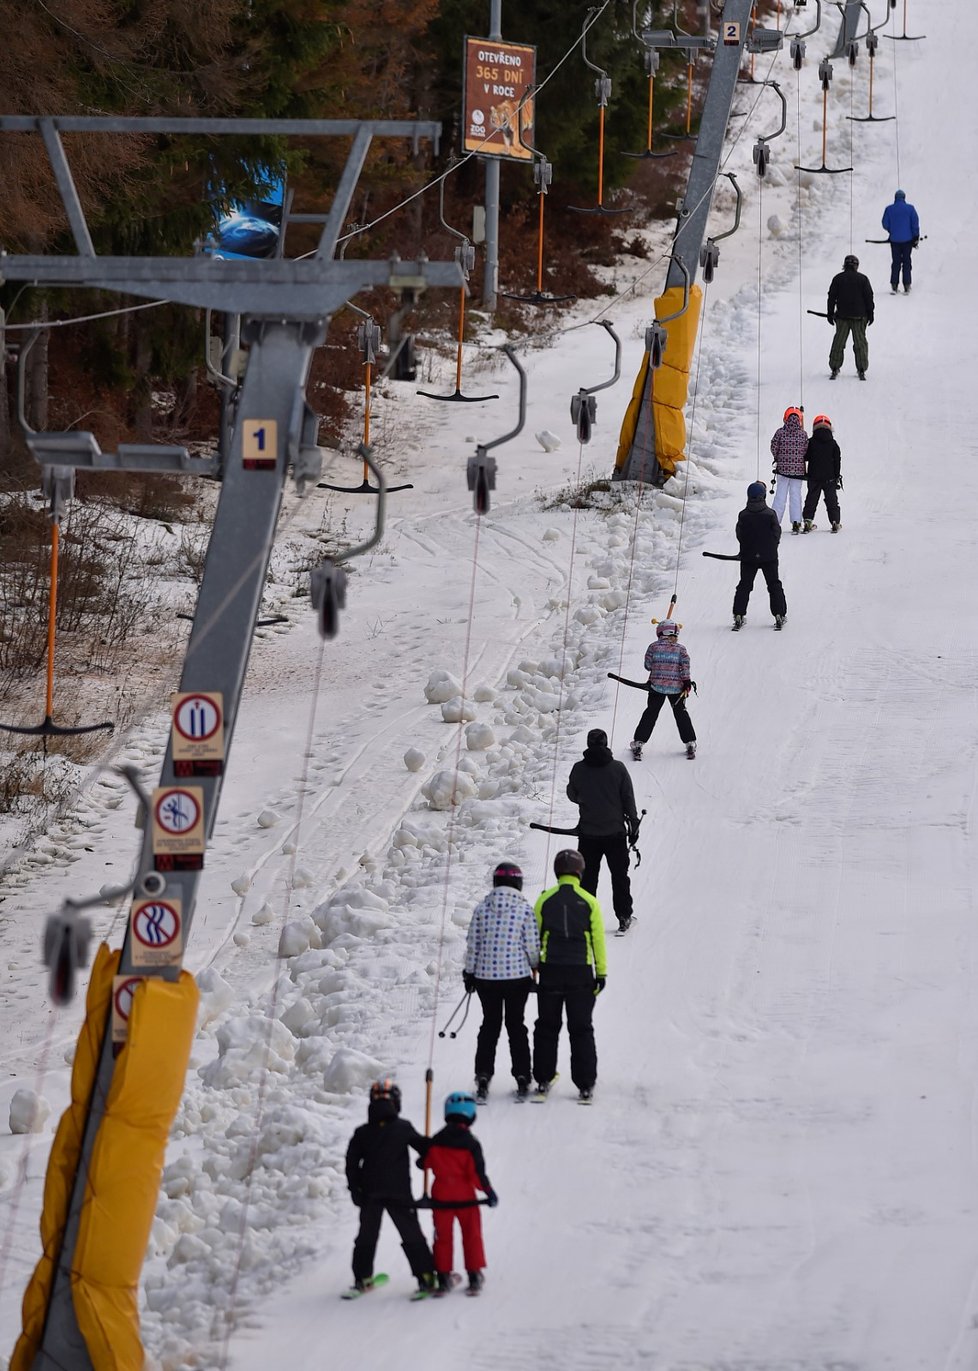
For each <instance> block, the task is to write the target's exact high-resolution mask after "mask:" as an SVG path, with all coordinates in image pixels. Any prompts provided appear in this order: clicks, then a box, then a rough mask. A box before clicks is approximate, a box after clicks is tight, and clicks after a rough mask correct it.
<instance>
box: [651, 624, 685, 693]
mask: <svg viewBox="0 0 978 1371" xmlns="http://www.w3.org/2000/svg"><path fill="white" fill-rule="evenodd" d="M645 670H646V671H647V672H648V673H649V689H650V690H655V691H658V693H659V694H660V695H676V694H678V693H679V691H680V690H685V689H686V687H687V686H688V685H689V653H688V652H687V651H686V649H685V647H684V646H683V645H682V643H681V642H680V641H679V639H678V638H677V637H676V635H675V634H672V635H671V636H669V637H663V638H660V637H659V636H658V634H657V635H656V640H655V642H654V643H649V645H648V647H647V649H646V651H645Z"/></svg>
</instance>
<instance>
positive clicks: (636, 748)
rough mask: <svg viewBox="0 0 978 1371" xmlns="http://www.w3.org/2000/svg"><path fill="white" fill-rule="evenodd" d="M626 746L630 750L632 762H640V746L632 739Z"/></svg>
mask: <svg viewBox="0 0 978 1371" xmlns="http://www.w3.org/2000/svg"><path fill="white" fill-rule="evenodd" d="M628 746H629V747H630V748H631V750H632V757H633V758H634V760H635V761H636V762H640V761H641V760H642V744H641V743H639V742H636V741H635V739H634V738H633V739H632V741H631V742H630V743H629V744H628Z"/></svg>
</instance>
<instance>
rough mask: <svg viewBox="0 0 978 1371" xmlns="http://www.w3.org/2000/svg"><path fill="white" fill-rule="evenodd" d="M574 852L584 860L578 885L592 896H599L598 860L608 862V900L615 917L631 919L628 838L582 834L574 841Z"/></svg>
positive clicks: (615, 834) (619, 835) (623, 835)
mask: <svg viewBox="0 0 978 1371" xmlns="http://www.w3.org/2000/svg"><path fill="white" fill-rule="evenodd" d="M577 850H578V852H579V853H580V854H581V856H582V857H583V858H584V875H583V876H582V877H581V885H582V886H583V887H584V889H585V890H588V891H590V893H591V894H592V895H596V894H597V893H598V874H599V872H600V870H601V858H602V857H605V858H607V862H608V870H609V872H610V873H611V900H612V904H613V906H614V910H615V917H616V918H617V919H618V921H619V923H620V922H621V920H622V919H630V918H631V917H632V886H631V882H630V881H629V879H628V838H627V837H626V836H625V834H624V833H608V834H606V835H605V836H604V837H601V838H592V837H589V836H586V835H585V834H583V833H582V834H581V835H580V837H579V838H578V840H577Z"/></svg>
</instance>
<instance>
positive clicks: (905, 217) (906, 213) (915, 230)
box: [883, 199, 920, 243]
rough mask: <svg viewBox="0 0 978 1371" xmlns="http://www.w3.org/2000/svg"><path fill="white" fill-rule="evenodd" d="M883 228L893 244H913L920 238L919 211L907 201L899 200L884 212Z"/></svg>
mask: <svg viewBox="0 0 978 1371" xmlns="http://www.w3.org/2000/svg"><path fill="white" fill-rule="evenodd" d="M883 227H884V228H885V229H886V231H887V233H888V234H889V235H890V242H891V243H912V242H913V241H914V240H915V239H916V238H919V237H920V220H919V219H918V218H917V211H916V210H915V209H914V207H913V205H911V204H910V203H909V202H908V201H907V200H906V199H897V200H894V201H893V204H892V205H887V207H886V209H885V210H884V211H883Z"/></svg>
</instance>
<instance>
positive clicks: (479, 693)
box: [472, 685, 496, 705]
mask: <svg viewBox="0 0 978 1371" xmlns="http://www.w3.org/2000/svg"><path fill="white" fill-rule="evenodd" d="M472 698H473V700H475V701H476V702H477V703H478V704H480V705H491V704H492V703H493V701H494V700H495V698H496V692H495V690H493V688H492V686H490V685H478V686H476V688H475V690H473V692H472Z"/></svg>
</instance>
